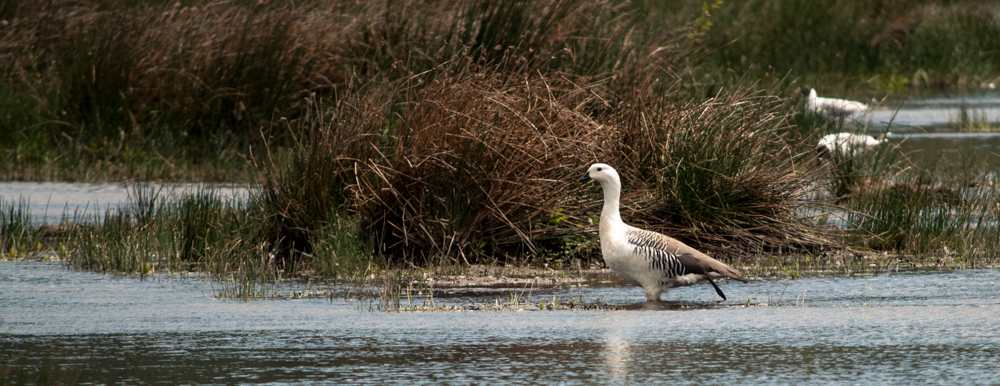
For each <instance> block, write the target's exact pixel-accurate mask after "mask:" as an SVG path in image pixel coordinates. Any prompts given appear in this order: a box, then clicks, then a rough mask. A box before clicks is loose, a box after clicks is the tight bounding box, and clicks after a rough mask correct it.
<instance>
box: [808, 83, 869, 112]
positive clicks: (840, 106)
mask: <svg viewBox="0 0 1000 386" xmlns="http://www.w3.org/2000/svg"><path fill="white" fill-rule="evenodd" d="M800 92H801V93H802V95H803V96H805V97H806V115H812V114H819V115H822V116H824V117H826V118H827V119H837V118H846V117H855V116H858V115H862V114H864V113H866V112H867V111H868V105H866V104H864V103H861V102H858V101H849V100H846V99H837V98H823V97H821V96H817V95H816V90H814V89H812V88H810V87H808V86H806V87H803V88H802V89H801V90H800Z"/></svg>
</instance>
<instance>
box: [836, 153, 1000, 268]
mask: <svg viewBox="0 0 1000 386" xmlns="http://www.w3.org/2000/svg"><path fill="white" fill-rule="evenodd" d="M983 181H984V183H981V184H977V186H976V187H974V188H970V187H969V180H968V179H967V178H966V176H964V175H963V173H957V172H954V171H949V170H947V168H946V167H945V168H941V167H938V168H916V167H913V168H909V169H907V170H903V171H901V172H899V173H897V174H895V175H892V176H889V177H888V178H883V179H877V180H873V181H870V182H869V183H867V184H864V185H859V186H858V187H857V189H856V191H855V193H854V194H852V195H851V196H850V198H849V199H848V200H847V202H846V203H845V204H844V206H845V207H847V208H849V209H850V210H851V211H850V212H848V215H847V222H848V224H849V226H850V227H851V229H853V231H852V234H853V237H854V238H855V242H857V243H862V245H863V246H865V247H867V248H871V249H876V250H889V251H894V252H900V253H907V254H912V255H916V256H930V257H932V258H937V257H940V256H941V255H942V254H944V255H946V256H945V257H948V256H947V255H948V254H956V255H957V256H956V258H957V259H967V260H970V261H982V260H983V259H984V258H989V257H990V256H991V255H992V254H995V253H996V251H997V249H996V247H997V242H996V239H997V237H998V236H1000V232H998V229H1000V228H998V223H997V221H996V219H997V215H998V213H997V209H998V207H997V203H998V202H997V197H998V195H997V190H996V186H994V185H992V184H988V183H985V181H986V180H985V178H984V179H983Z"/></svg>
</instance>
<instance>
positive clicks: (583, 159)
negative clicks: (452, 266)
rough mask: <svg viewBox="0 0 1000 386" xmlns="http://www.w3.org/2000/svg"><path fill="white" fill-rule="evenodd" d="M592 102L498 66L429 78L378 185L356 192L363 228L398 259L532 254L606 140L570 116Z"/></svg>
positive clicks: (382, 162) (378, 167)
mask: <svg viewBox="0 0 1000 386" xmlns="http://www.w3.org/2000/svg"><path fill="white" fill-rule="evenodd" d="M456 67H457V68H461V67H462V66H456ZM587 94H588V93H587V90H585V89H582V88H580V87H578V86H576V85H573V84H572V83H569V82H565V81H563V80H559V79H549V78H544V77H541V76H538V75H534V74H531V73H529V72H526V73H523V74H517V73H515V74H513V75H509V74H505V73H504V72H503V71H502V69H500V68H492V67H487V68H479V69H478V70H471V71H469V70H457V71H456V72H455V73H446V74H444V75H443V76H440V77H437V78H435V79H432V80H431V81H430V82H429V84H428V85H427V86H425V87H423V88H422V89H421V90H419V91H417V93H416V94H415V95H414V97H413V99H412V102H411V103H410V104H409V106H407V109H406V111H405V112H404V113H402V114H401V119H400V122H399V130H400V131H399V132H398V133H397V135H396V136H397V138H398V142H396V143H395V144H394V146H393V147H392V148H391V149H389V151H388V152H387V153H386V157H385V158H382V159H378V160H373V162H371V163H370V164H369V165H370V166H369V167H370V170H371V173H373V175H374V176H377V177H378V178H377V180H375V181H372V182H370V183H367V184H365V185H363V186H360V189H361V190H362V194H363V196H364V201H363V202H361V203H360V205H359V209H360V211H361V213H362V214H363V216H364V218H365V219H366V223H365V227H366V229H367V230H368V232H370V233H371V234H372V235H373V237H375V238H376V240H377V244H378V245H380V246H381V249H382V252H383V253H386V254H388V255H390V256H392V257H393V258H395V259H398V260H409V261H418V262H427V261H428V259H430V258H432V257H440V256H449V257H459V258H461V259H462V260H464V261H469V262H472V261H481V260H482V259H484V258H486V257H487V256H505V255H506V256H508V257H509V258H511V259H513V260H517V257H516V256H518V255H520V254H523V253H528V252H533V251H534V250H535V245H534V242H535V240H536V239H538V238H545V237H546V235H544V230H542V229H537V224H538V223H542V222H545V221H548V220H549V218H550V213H551V212H552V211H553V210H554V208H559V207H566V206H567V205H568V202H569V201H568V196H567V194H566V192H567V191H568V190H570V189H572V186H573V183H574V181H575V180H574V179H573V178H572V177H573V176H574V175H575V174H576V173H575V172H576V171H580V170H583V168H585V167H586V165H587V164H588V163H589V162H592V160H595V159H597V158H599V157H598V154H599V153H598V151H599V147H600V145H601V144H602V143H603V141H605V140H609V139H610V135H609V133H608V128H607V126H603V125H600V124H598V123H596V122H594V121H592V120H591V119H589V118H587V117H586V116H585V115H582V114H580V113H578V112H576V111H573V110H572V109H570V108H569V107H568V106H573V105H578V104H580V103H584V102H585V99H586V98H588V97H589V96H588V95H587Z"/></svg>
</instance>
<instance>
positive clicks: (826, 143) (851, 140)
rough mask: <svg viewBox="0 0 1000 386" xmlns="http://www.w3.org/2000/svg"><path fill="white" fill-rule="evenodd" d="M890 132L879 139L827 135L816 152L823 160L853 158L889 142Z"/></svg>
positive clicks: (818, 145)
mask: <svg viewBox="0 0 1000 386" xmlns="http://www.w3.org/2000/svg"><path fill="white" fill-rule="evenodd" d="M890 134H892V133H890V132H885V133H884V134H882V135H880V136H879V137H878V139H876V138H875V137H872V136H870V135H863V134H852V133H836V134H830V135H827V136H825V137H823V138H821V139H820V140H819V144H817V145H816V151H817V152H818V153H819V156H820V157H821V158H828V159H829V158H833V157H835V156H836V157H842V158H846V157H852V156H856V155H858V154H861V153H863V152H865V151H867V150H868V149H871V148H873V147H875V146H878V145H881V144H883V143H886V142H888V141H889V138H887V137H888V136H889V135H890Z"/></svg>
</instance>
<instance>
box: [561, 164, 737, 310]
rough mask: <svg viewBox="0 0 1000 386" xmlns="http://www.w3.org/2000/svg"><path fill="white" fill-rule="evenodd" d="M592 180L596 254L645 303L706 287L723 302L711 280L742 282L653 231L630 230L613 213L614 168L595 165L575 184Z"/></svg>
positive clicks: (717, 263) (616, 195)
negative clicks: (597, 201)
mask: <svg viewBox="0 0 1000 386" xmlns="http://www.w3.org/2000/svg"><path fill="white" fill-rule="evenodd" d="M590 180H594V181H597V182H598V183H599V184H601V189H603V190H604V209H602V210H601V220H600V236H601V254H602V255H603V256H604V262H605V263H607V264H608V267H610V268H611V270H612V271H614V272H615V274H617V275H618V276H619V277H621V278H622V279H623V280H625V281H626V282H628V283H629V284H632V285H638V286H640V287H642V289H643V290H644V291H645V292H646V299H648V300H649V301H651V302H659V301H660V298H661V296H662V295H663V293H664V292H666V291H667V290H669V289H670V288H673V287H679V286H687V285H694V284H698V283H702V282H705V281H708V282H709V283H711V284H712V287H715V292H717V293H718V294H719V296H721V297H722V300H726V294H724V293H722V289H720V288H719V286H718V285H717V284H715V281H714V280H715V279H721V278H723V277H728V278H732V279H736V280H739V281H742V282H744V283H746V282H748V280H746V279H744V278H743V275H741V274H740V272H739V271H737V270H736V269H733V267H730V266H728V265H726V264H724V263H722V262H720V261H718V260H715V259H713V258H711V257H709V256H708V255H706V254H704V253H701V252H698V251H697V250H695V249H694V248H691V247H689V246H687V245H685V244H684V243H682V242H680V241H678V240H676V239H674V238H672V237H668V236H665V235H662V234H659V233H656V232H653V231H648V230H645V229H639V228H636V227H633V226H629V225H627V224H625V223H624V222H623V221H622V218H621V215H620V214H619V212H618V200H619V196H620V195H621V188H622V184H621V179H620V178H619V177H618V172H617V171H615V169H614V168H612V167H611V166H608V165H606V164H602V163H597V164H593V165H591V166H590V169H589V170H587V173H586V174H584V175H583V177H581V178H580V181H590Z"/></svg>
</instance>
